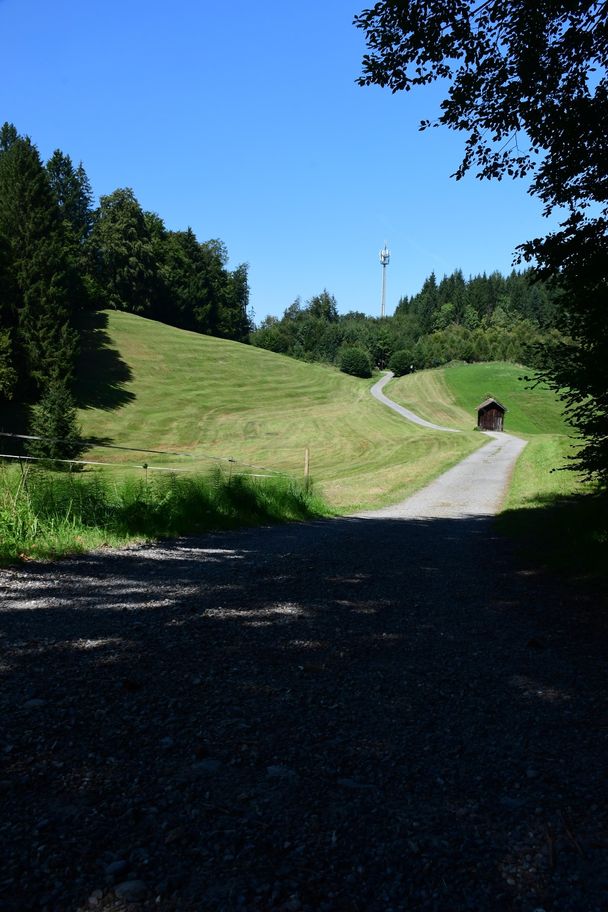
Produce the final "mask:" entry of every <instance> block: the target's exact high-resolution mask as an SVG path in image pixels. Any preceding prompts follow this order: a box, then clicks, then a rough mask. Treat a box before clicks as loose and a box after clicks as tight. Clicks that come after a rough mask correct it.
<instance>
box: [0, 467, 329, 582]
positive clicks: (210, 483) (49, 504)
mask: <svg viewBox="0 0 608 912" xmlns="http://www.w3.org/2000/svg"><path fill="white" fill-rule="evenodd" d="M329 513H330V511H329V508H328V507H327V506H326V505H325V503H324V502H323V501H322V500H321V499H320V498H319V497H318V496H317V495H316V494H314V492H313V491H307V490H306V489H305V488H304V486H303V485H300V484H299V483H297V482H295V481H293V480H291V479H289V478H285V477H280V476H277V477H271V478H264V479H259V478H251V477H247V476H245V475H234V476H232V478H230V477H228V476H227V475H225V474H224V473H222V472H221V471H220V470H215V471H213V472H212V473H210V474H208V475H205V476H202V475H186V476H177V475H175V474H168V475H163V476H160V477H159V476H156V477H154V478H153V479H152V480H151V481H149V482H147V481H145V480H144V479H143V478H138V479H134V478H128V477H122V478H119V479H114V480H111V479H108V478H107V477H104V476H103V475H102V474H101V473H100V472H91V473H83V474H82V475H74V474H61V473H55V472H48V471H43V470H31V471H28V472H26V473H24V474H23V475H21V474H20V473H19V472H18V471H16V470H15V469H11V468H5V469H3V470H2V471H1V472H0V563H2V564H5V565H6V564H10V563H15V562H17V561H19V560H23V559H27V558H52V557H60V556H66V555H69V554H74V553H77V552H82V551H90V550H91V549H94V548H99V547H103V546H106V545H115V546H116V545H124V544H126V543H127V542H129V541H134V540H135V541H137V540H140V541H141V540H150V539H155V538H164V537H171V536H175V535H181V534H185V533H190V532H200V531H206V530H219V529H230V528H235V527H237V526H247V525H261V524H264V523H266V522H273V523H274V522H283V521H288V520H306V519H314V518H318V517H321V516H326V515H328V514H329Z"/></svg>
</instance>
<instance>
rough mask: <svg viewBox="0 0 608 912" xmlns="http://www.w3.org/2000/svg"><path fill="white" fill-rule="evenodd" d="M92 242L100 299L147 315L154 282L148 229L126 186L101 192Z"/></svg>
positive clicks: (152, 297) (152, 298) (156, 277)
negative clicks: (103, 297) (102, 297)
mask: <svg viewBox="0 0 608 912" xmlns="http://www.w3.org/2000/svg"><path fill="white" fill-rule="evenodd" d="M92 242H93V246H94V248H95V252H96V256H97V269H98V278H99V281H100V284H101V285H102V286H103V287H104V288H105V301H104V303H105V304H107V305H108V306H110V307H114V308H115V309H116V310H126V311H129V312H130V313H135V314H142V315H144V316H146V315H150V314H151V312H152V309H153V303H154V292H155V290H156V288H157V285H158V274H157V263H156V261H155V259H154V253H153V248H152V240H151V237H150V231H149V229H148V226H147V224H146V219H145V216H144V212H143V210H142V208H141V206H140V205H139V203H138V201H137V199H136V198H135V194H134V193H133V191H132V190H131V189H130V188H128V187H127V188H124V189H119V190H115V191H114V192H113V193H110V194H109V195H108V196H102V197H101V199H100V202H99V209H98V211H97V213H96V218H95V225H94V227H93V232H92Z"/></svg>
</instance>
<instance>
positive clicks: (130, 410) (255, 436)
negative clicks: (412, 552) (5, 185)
mask: <svg viewBox="0 0 608 912" xmlns="http://www.w3.org/2000/svg"><path fill="white" fill-rule="evenodd" d="M91 320H92V321H93V322H92V323H91V325H89V327H88V331H87V333H86V335H85V343H84V348H83V353H82V358H81V364H80V368H79V390H78V397H79V405H80V413H79V417H80V421H81V423H82V426H83V430H84V433H85V434H86V435H87V436H92V437H95V438H97V439H99V440H104V441H106V442H112V443H114V444H118V445H121V446H126V447H143V448H150V449H160V450H168V451H170V452H171V453H175V454H178V453H189V454H192V457H193V458H192V457H189V456H179V455H176V456H174V457H173V456H172V457H163V456H154V455H144V454H138V453H130V452H127V451H120V450H106V449H101V448H97V449H93V450H91V451H90V452H89V454H88V458H93V459H100V460H104V461H105V460H107V461H112V462H120V463H122V464H125V465H126V464H129V463H141V462H142V461H144V460H145V461H146V462H148V463H149V464H150V465H151V466H160V465H164V466H171V467H175V468H180V469H182V468H195V469H199V470H200V469H206V468H208V467H209V466H211V465H214V464H215V462H214V459H218V458H226V457H232V458H234V459H236V460H237V461H238V462H240V463H251V464H253V465H256V466H268V467H270V468H273V469H279V470H282V471H286V472H289V473H292V474H294V475H297V476H301V475H302V472H303V466H304V451H305V448H306V447H309V448H310V459H311V474H312V477H313V479H314V480H315V482H317V483H318V485H319V488H320V490H321V492H322V493H323V494H324V496H325V497H326V498H327V500H328V501H329V503H330V504H332V505H333V506H335V507H336V508H337V509H340V510H347V509H351V508H355V507H358V506H375V505H379V504H383V503H390V502H394V501H396V500H398V499H399V498H401V497H404V496H406V495H407V494H408V493H409V492H410V491H413V490H415V489H416V488H419V487H421V486H422V485H423V484H424V483H426V482H427V481H428V480H430V479H431V478H433V477H435V476H436V475H438V474H440V473H441V472H442V471H444V470H445V469H447V468H448V467H449V466H450V465H453V464H454V463H455V462H457V461H458V460H459V459H461V458H463V457H464V456H465V455H466V454H467V453H469V452H471V451H472V450H474V449H475V448H476V447H478V446H480V445H481V443H483V442H484V441H483V438H480V436H479V435H478V434H474V433H470V434H458V435H456V434H444V433H441V432H433V431H427V430H425V429H423V428H420V427H417V426H416V425H413V424H410V423H408V422H406V421H404V420H403V419H402V418H400V417H398V416H397V415H395V414H394V413H393V412H391V411H390V410H389V409H387V408H386V407H384V406H382V405H380V404H379V403H377V402H376V401H375V400H373V399H372V397H371V396H370V394H369V387H370V385H371V381H369V380H358V379H356V378H353V377H349V376H346V375H345V374H341V373H339V372H338V371H336V370H334V369H332V368H330V367H325V366H322V365H318V364H305V363H303V362H299V361H296V360H294V359H292V358H287V357H284V356H281V355H276V354H274V353H272V352H268V351H264V350H262V349H257V348H254V347H252V346H246V345H240V344H239V343H236V342H228V341H225V340H222V339H215V338H211V337H209V336H201V335H198V334H196V333H190V332H185V331H183V330H179V329H175V328H173V327H170V326H165V325H164V324H161V323H156V322H154V321H152V320H146V319H143V318H141V317H136V316H133V315H132V314H125V313H118V312H107V313H104V314H97V315H95V316H94V317H92V318H91ZM236 468H237V469H240V468H242V467H241V466H237V467H236Z"/></svg>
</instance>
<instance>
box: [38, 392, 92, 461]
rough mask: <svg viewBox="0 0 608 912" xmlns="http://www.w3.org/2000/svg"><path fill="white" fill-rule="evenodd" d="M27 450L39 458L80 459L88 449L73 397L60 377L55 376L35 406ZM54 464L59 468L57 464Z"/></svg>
mask: <svg viewBox="0 0 608 912" xmlns="http://www.w3.org/2000/svg"><path fill="white" fill-rule="evenodd" d="M29 433H30V434H31V435H32V436H34V437H40V438H42V439H40V440H29V441H28V443H27V451H28V453H29V454H30V455H31V456H36V457H38V458H40V459H48V460H61V459H77V458H78V456H80V455H81V454H82V453H83V452H84V450H85V449H86V443H84V442H83V440H82V431H81V429H80V427H79V425H78V421H77V418H76V408H75V405H74V399H73V397H72V395H71V393H70V391H69V389H68V387H67V385H66V384H65V383H64V382H63V381H61V380H53V381H52V382H51V383H50V384H49V386H48V388H47V390H46V392H45V393H44V395H43V396H42V398H41V399H40V402H39V403H38V404H37V405H35V406H33V407H32V410H31V419H30V424H29ZM54 467H55V468H60V464H56V465H55V466H54Z"/></svg>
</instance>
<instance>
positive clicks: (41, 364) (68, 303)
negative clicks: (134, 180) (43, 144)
mask: <svg viewBox="0 0 608 912" xmlns="http://www.w3.org/2000/svg"><path fill="white" fill-rule="evenodd" d="M227 262H228V253H227V250H226V247H225V245H224V244H223V243H222V242H221V241H220V240H207V241H204V242H200V241H199V240H198V239H197V237H196V235H195V234H194V232H193V231H192V229H191V228H187V229H186V230H184V231H170V230H168V229H167V228H166V226H165V224H164V222H163V220H162V219H161V218H160V216H158V215H157V214H156V213H153V212H146V211H144V210H143V209H142V207H141V205H140V204H139V202H138V200H137V199H136V197H135V194H134V192H133V190H131V189H130V188H119V189H117V190H115V191H114V192H113V193H110V194H108V195H106V196H101V197H100V200H99V205H98V206H95V205H94V199H93V191H92V188H91V184H90V182H89V179H88V177H87V174H86V171H85V169H84V167H83V165H82V163H80V164H78V165H75V164H74V163H73V162H72V159H71V158H70V156H69V155H66V154H65V153H63V152H62V151H61V150H59V149H58V150H56V151H55V152H54V153H53V155H52V156H51V158H50V159H49V160H48V161H47V162H43V161H42V159H41V157H40V154H39V152H38V149H37V148H36V146H35V145H34V143H33V142H32V140H31V139H30V138H29V137H27V136H22V135H20V134H19V133H18V132H17V129H16V128H15V126H14V125H12V124H9V123H5V124H4V125H3V126H2V128H1V129H0V402H1V401H2V400H4V401H8V400H14V401H17V402H19V403H22V404H24V405H26V406H27V407H31V424H30V430H31V431H33V432H36V431H37V432H39V433H41V432H42V433H44V434H46V435H47V436H60V435H59V434H58V433H57V430H58V429H60V430H62V432H63V434H65V435H66V436H68V437H69V436H70V434H69V433H68V431H69V427H70V426H72V425H73V424H74V420H75V419H74V415H75V412H74V404H73V399H72V391H73V383H74V379H75V378H74V371H75V365H76V358H77V354H78V350H79V325H80V320H79V315H81V314H82V313H83V312H86V311H90V310H97V309H101V308H115V309H117V310H123V311H127V312H130V313H134V314H139V315H141V316H144V317H150V318H153V319H156V320H160V321H161V322H163V323H168V324H170V325H172V326H177V327H180V328H182V329H189V330H193V331H195V332H201V333H206V334H209V335H214V336H220V337H222V338H226V339H234V340H236V341H240V342H247V341H248V339H249V332H250V330H251V323H250V319H249V316H248V313H247V308H248V303H249V286H248V277H247V266H246V265H245V264H242V265H240V266H238V267H237V268H236V269H234V270H230V269H228V267H227ZM53 414H55V417H56V420H54V421H53V420H51V418H50V416H52V415H53ZM66 421H67V424H66ZM72 436H73V437H76V436H77V435H76V434H72ZM33 449H34V450H35V449H36V446H35V445H33ZM50 449H51V450H52V452H53V453H54V454H57V453H59V452H60V453H61V455H66V453H68V451H69V453H70V454H72V453H73V451H74V446H67V447H51V448H50Z"/></svg>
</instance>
